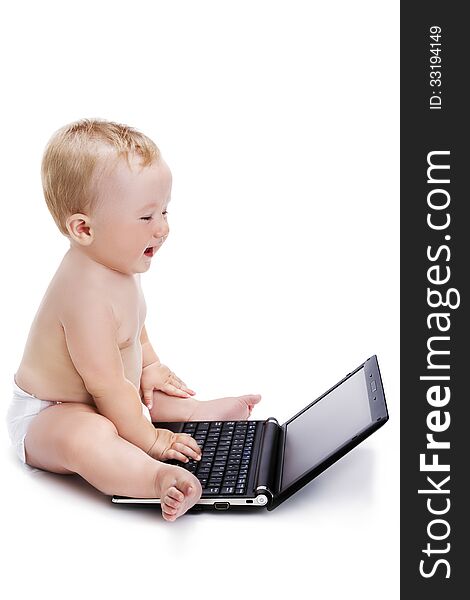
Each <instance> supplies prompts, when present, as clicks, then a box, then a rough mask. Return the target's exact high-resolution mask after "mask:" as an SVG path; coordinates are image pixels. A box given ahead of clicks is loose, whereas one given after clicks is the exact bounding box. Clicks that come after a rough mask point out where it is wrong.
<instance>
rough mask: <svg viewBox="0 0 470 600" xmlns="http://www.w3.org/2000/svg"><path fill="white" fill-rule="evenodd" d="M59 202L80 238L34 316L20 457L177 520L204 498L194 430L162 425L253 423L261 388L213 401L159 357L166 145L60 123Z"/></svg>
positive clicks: (21, 395) (54, 156)
mask: <svg viewBox="0 0 470 600" xmlns="http://www.w3.org/2000/svg"><path fill="white" fill-rule="evenodd" d="M42 182H43V189H44V195H45V199H46V203H47V206H48V208H49V210H50V212H51V213H52V216H53V218H54V220H55V222H56V224H57V226H58V228H59V229H60V231H61V233H62V234H64V235H65V236H66V237H67V239H68V240H69V241H70V248H69V250H68V251H67V252H66V254H65V256H64V258H63V259H62V262H61V263H60V265H59V267H58V269H57V272H56V273H55V275H54V277H53V278H52V281H51V283H50V285H49V287H48V289H47V291H46V293H45V295H44V298H43V300H42V302H41V305H40V306H39V309H38V312H37V314H36V316H35V319H34V321H33V324H32V326H31V330H30V333H29V337H28V340H27V343H26V348H25V351H24V354H23V358H22V360H21V364H20V366H19V368H18V371H17V372H16V374H15V377H14V395H13V401H12V403H11V405H10V409H9V412H8V417H7V421H8V427H9V432H10V437H11V439H12V441H13V443H14V445H15V447H16V450H17V452H18V455H19V456H20V459H21V460H22V461H23V462H24V463H26V464H27V465H30V466H31V467H37V468H40V469H44V470H47V471H51V472H53V473H62V474H72V473H78V474H79V475H80V476H81V477H83V478H84V479H86V480H87V481H88V482H89V483H90V484H91V485H93V486H94V487H96V488H97V489H98V490H100V491H101V492H103V493H104V494H109V495H112V494H117V495H121V496H134V497H140V498H150V497H157V498H161V508H162V513H163V517H164V518H165V519H166V520H168V521H174V520H175V519H176V518H177V517H179V516H181V515H182V514H184V513H185V512H186V511H187V510H188V509H189V508H190V507H191V506H193V505H194V504H195V503H196V502H197V500H198V499H199V498H200V496H201V492H202V490H201V486H200V483H199V481H198V480H197V479H196V478H195V477H194V476H193V475H192V474H191V473H189V472H188V471H186V470H185V469H182V468H180V467H178V466H173V465H169V464H165V463H164V462H162V461H165V460H168V459H177V460H179V461H182V462H188V461H189V459H196V460H199V459H200V458H201V451H200V449H199V447H198V445H197V443H196V442H195V441H194V439H193V438H192V437H191V436H189V435H187V434H175V433H172V432H170V431H168V430H166V429H156V428H155V427H154V426H153V425H152V423H151V422H150V421H149V419H148V418H147V417H146V415H145V411H144V404H145V405H146V406H147V407H148V409H149V411H150V416H151V418H152V420H153V421H188V420H242V419H247V418H248V417H249V416H250V414H251V410H252V408H253V406H254V405H255V404H256V403H257V402H259V400H260V396H259V395H247V396H240V397H236V398H219V399H216V400H210V401H205V402H200V401H198V400H196V399H195V398H194V395H195V392H194V391H193V390H191V389H190V388H188V387H187V385H186V384H185V383H184V382H183V381H182V380H181V379H180V378H179V377H177V376H176V375H175V374H174V373H173V372H172V371H171V370H170V369H169V368H168V367H166V366H165V365H163V364H161V363H160V360H159V358H158V356H157V354H156V353H155V351H154V349H153V347H152V344H151V343H150V340H149V337H148V334H147V331H146V329H145V315H146V305H145V300H144V296H143V293H142V289H141V285H140V274H141V273H145V272H146V271H148V270H149V268H150V265H151V263H152V259H153V257H154V256H155V254H156V253H157V251H158V250H159V248H160V246H161V245H162V244H163V242H164V241H165V240H166V238H167V237H168V233H169V226H168V218H167V207H168V203H169V202H170V195H171V172H170V169H169V168H168V166H167V164H166V163H165V161H164V160H163V158H162V157H161V155H160V152H159V150H158V148H157V147H156V145H155V144H154V143H153V141H152V140H150V139H149V138H148V137H147V136H145V135H143V134H142V133H141V132H139V131H137V130H135V129H133V128H131V127H128V126H126V125H121V124H117V123H112V122H109V121H105V120H98V119H83V120H81V121H77V122H75V123H72V124H70V125H67V126H65V127H63V128H61V129H60V130H58V131H57V132H56V133H55V134H54V135H53V136H52V138H51V139H50V141H49V142H48V144H47V147H46V149H45V152H44V157H43V161H42Z"/></svg>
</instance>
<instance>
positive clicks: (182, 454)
mask: <svg viewBox="0 0 470 600" xmlns="http://www.w3.org/2000/svg"><path fill="white" fill-rule="evenodd" d="M157 433H158V436H157V440H156V442H155V445H154V446H153V448H152V449H151V452H150V456H152V458H156V459H157V460H169V459H176V460H179V461H181V462H185V463H187V462H189V459H190V458H192V459H194V460H201V449H200V448H199V446H198V445H197V442H196V440H195V439H194V438H193V437H191V436H190V435H189V434H188V433H173V432H172V431H169V430H168V429H157ZM188 457H189V458H188Z"/></svg>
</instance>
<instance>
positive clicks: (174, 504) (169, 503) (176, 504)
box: [164, 496, 181, 510]
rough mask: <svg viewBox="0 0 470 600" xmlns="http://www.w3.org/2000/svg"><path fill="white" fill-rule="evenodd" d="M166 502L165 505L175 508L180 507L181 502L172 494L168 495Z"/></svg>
mask: <svg viewBox="0 0 470 600" xmlns="http://www.w3.org/2000/svg"><path fill="white" fill-rule="evenodd" d="M164 503H165V506H169V507H171V508H174V509H175V510H176V509H177V508H179V506H180V504H181V502H180V500H175V499H174V498H172V497H171V496H166V498H165V502H164Z"/></svg>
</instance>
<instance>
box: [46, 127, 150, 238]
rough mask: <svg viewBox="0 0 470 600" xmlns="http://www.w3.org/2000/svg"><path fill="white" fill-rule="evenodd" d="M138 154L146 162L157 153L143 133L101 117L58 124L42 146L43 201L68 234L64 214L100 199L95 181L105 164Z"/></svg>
mask: <svg viewBox="0 0 470 600" xmlns="http://www.w3.org/2000/svg"><path fill="white" fill-rule="evenodd" d="M130 154H138V155H139V156H140V157H141V166H142V167H147V166H149V165H150V164H152V163H153V162H155V161H156V160H158V159H159V157H160V151H159V149H158V148H157V146H156V145H155V143H154V142H153V141H152V140H151V139H150V138H148V137H147V136H146V135H144V134H143V133H141V132H140V131H138V130H137V129H134V128H132V127H129V126H128V125H122V124H120V123H114V122H112V121H106V120H104V119H80V120H79V121H75V122H73V123H69V124H68V125H65V126H64V127H61V128H60V129H58V130H57V131H56V132H55V133H54V134H53V136H52V137H51V139H50V140H49V142H48V143H47V145H46V148H45V150H44V155H43V158H42V163H41V179H42V187H43V191H44V198H45V199H46V204H47V207H48V209H49V211H50V212H51V214H52V216H53V218H54V221H55V222H56V225H57V227H58V228H59V229H60V231H61V233H63V234H64V235H66V236H68V235H69V233H68V231H67V227H66V225H65V223H66V220H67V218H68V217H69V216H70V215H73V214H75V213H84V214H88V213H89V211H90V209H92V208H93V206H94V205H95V203H96V202H97V199H98V190H97V184H98V181H99V178H100V176H101V175H102V174H103V173H104V170H105V168H106V167H109V166H112V165H113V164H115V162H116V161H117V160H118V159H119V158H121V157H125V158H126V160H127V164H128V165H129V167H130V162H129V155H130Z"/></svg>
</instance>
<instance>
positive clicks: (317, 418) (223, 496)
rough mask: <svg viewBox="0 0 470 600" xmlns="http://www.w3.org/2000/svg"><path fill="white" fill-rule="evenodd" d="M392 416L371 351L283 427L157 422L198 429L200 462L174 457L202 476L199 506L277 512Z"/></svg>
mask: <svg viewBox="0 0 470 600" xmlns="http://www.w3.org/2000/svg"><path fill="white" fill-rule="evenodd" d="M387 420H388V412H387V406H386V403H385V395H384V390H383V386H382V379H381V376H380V371H379V365H378V362H377V357H376V356H375V355H374V356H371V357H370V358H369V359H367V360H366V361H365V362H364V363H363V364H362V365H360V366H359V367H357V369H355V370H354V371H352V372H351V373H348V374H347V375H346V377H344V378H343V379H342V380H341V381H339V382H338V383H337V384H336V385H334V386H333V387H332V388H330V389H329V390H328V391H326V392H325V393H324V394H322V395H321V396H320V397H319V398H317V399H316V400H314V401H313V402H312V403H310V404H309V405H308V406H306V407H305V408H304V409H302V410H301V411H300V412H299V413H297V414H296V415H294V416H293V417H291V418H290V419H289V420H288V421H286V422H285V423H284V424H283V425H280V424H279V423H278V421H277V420H276V419H274V418H269V419H267V420H265V421H191V422H187V423H154V425H155V427H158V428H163V429H170V430H171V431H174V432H178V433H181V432H182V433H189V434H190V435H192V436H193V437H194V438H195V439H196V441H197V443H198V445H199V446H200V447H201V449H202V459H201V460H200V461H194V460H190V461H189V462H188V463H181V462H178V461H174V460H173V461H168V462H169V463H171V464H177V465H179V466H181V468H183V469H187V470H189V471H190V472H191V473H193V474H194V475H195V476H196V477H197V478H198V479H199V481H200V482H201V485H202V490H203V492H202V496H201V498H200V500H199V501H198V503H197V504H196V505H195V506H194V507H193V508H192V509H191V510H192V511H197V510H204V509H209V510H219V511H220V510H229V509H244V510H247V509H253V510H254V509H263V508H267V509H268V510H273V509H275V508H276V507H278V506H279V505H280V504H281V503H282V502H284V501H285V500H287V499H288V498H290V497H291V496H292V495H293V494H295V493H296V492H298V491H299V490H300V489H301V488H303V487H304V486H306V485H307V484H308V483H309V482H310V481H312V479H314V478H315V477H317V476H318V475H319V474H320V473H322V472H323V471H325V469H327V468H328V467H330V466H331V465H333V464H334V463H335V462H336V461H338V460H339V459H340V458H342V457H343V456H344V455H345V454H347V453H348V452H350V451H351V450H352V449H353V448H355V447H356V446H357V445H358V444H360V443H361V442H362V441H364V440H365V439H366V438H367V437H369V436H370V435H371V434H372V433H373V432H374V431H376V430H377V429H378V428H379V427H381V426H382V425H384V423H385V422H386V421H387ZM112 501H113V502H114V503H116V504H150V505H152V504H159V503H160V499H159V498H129V497H125V496H113V498H112Z"/></svg>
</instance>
